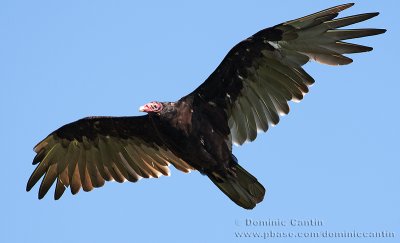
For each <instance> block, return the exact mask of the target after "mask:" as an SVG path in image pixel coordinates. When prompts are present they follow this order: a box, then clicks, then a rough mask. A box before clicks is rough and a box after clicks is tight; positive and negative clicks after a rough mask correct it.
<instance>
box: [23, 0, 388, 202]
mask: <svg viewBox="0 0 400 243" xmlns="http://www.w3.org/2000/svg"><path fill="white" fill-rule="evenodd" d="M353 5H354V4H353V3H349V4H343V5H339V6H336V7H332V8H329V9H326V10H323V11H320V12H318V13H314V14H311V15H308V16H305V17H302V18H299V19H295V20H291V21H287V22H284V23H281V24H278V25H275V26H273V27H270V28H266V29H263V30H261V31H259V32H257V33H255V34H254V35H252V36H250V37H248V38H247V39H245V40H243V41H241V42H239V43H238V44H237V45H236V46H234V47H233V48H232V49H231V50H230V51H229V52H228V54H227V55H226V56H225V58H224V59H223V60H222V62H221V63H220V65H219V66H218V67H217V68H216V69H215V71H214V72H213V73H212V74H211V75H210V76H209V77H208V78H207V80H205V82H204V83H203V84H201V85H200V86H199V87H198V88H197V89H195V90H194V91H193V92H192V93H190V94H188V95H186V96H184V97H182V98H181V99H180V100H178V101H175V102H158V101H154V102H150V103H148V104H146V105H144V106H141V107H140V108H139V110H140V111H142V112H146V113H147V114H146V115H143V116H126V117H86V118H83V119H80V120H78V121H75V122H72V123H69V124H66V125H64V126H62V127H60V128H59V129H57V130H56V131H54V132H52V133H51V134H50V135H48V136H47V137H46V138H45V139H44V140H42V141H41V142H39V143H38V144H37V145H36V146H35V147H34V151H35V152H36V153H37V154H36V156H35V158H34V159H33V164H34V165H36V164H37V167H36V168H35V170H34V171H33V173H32V175H31V177H30V178H29V181H28V183H27V187H26V189H27V191H29V190H31V189H32V187H33V186H34V185H35V184H36V183H37V182H38V181H39V180H40V179H41V178H42V177H43V179H42V181H41V183H40V187H39V199H41V198H43V197H44V196H45V194H46V193H47V192H48V190H49V189H50V187H51V186H52V185H53V184H54V182H56V183H55V184H56V185H55V193H54V198H55V199H56V200H57V199H59V198H60V197H61V196H62V195H63V193H64V191H65V189H66V188H68V187H69V188H70V189H71V193H72V194H76V193H77V192H79V190H80V189H81V188H83V190H84V191H91V190H92V189H93V188H95V187H101V186H103V185H104V183H105V182H106V181H117V182H124V181H130V182H137V181H138V180H140V179H141V178H158V177H160V176H162V175H165V176H168V175H170V170H169V168H168V166H169V165H170V164H172V165H173V166H174V167H175V168H176V169H178V170H180V171H183V172H185V173H187V172H190V171H192V170H197V171H199V172H200V173H201V174H203V175H205V176H207V177H208V178H209V179H210V180H211V181H212V182H213V183H214V184H215V185H216V186H217V187H218V188H219V189H220V190H221V191H222V192H223V193H225V194H226V195H227V196H228V197H229V198H230V199H231V200H232V201H233V202H235V203H236V204H237V205H239V206H241V207H243V208H245V209H252V208H254V207H255V206H256V204H257V203H259V202H261V201H262V200H263V198H264V195H265V189H264V187H263V186H262V185H261V184H260V183H259V182H258V181H257V179H256V178H255V177H254V176H252V175H251V174H250V173H249V172H247V171H246V170H245V169H244V168H242V167H241V166H240V165H239V163H238V161H237V159H236V158H235V156H234V155H233V154H232V144H237V145H242V144H243V143H244V142H246V141H253V140H254V139H256V137H257V133H258V132H261V131H263V132H266V131H267V130H268V128H269V127H270V126H273V125H276V124H278V122H279V117H280V116H281V115H285V114H288V113H289V105H288V101H295V102H298V101H300V100H301V99H303V97H304V95H305V94H306V93H307V92H308V90H309V86H310V85H312V84H313V83H314V79H313V78H312V77H311V76H310V75H309V74H307V73H306V72H305V71H304V69H303V68H302V66H303V65H304V64H306V63H307V62H308V61H310V60H313V61H316V62H319V63H322V64H328V65H346V64H349V63H351V62H352V59H350V58H348V57H347V56H344V55H343V54H351V53H359V52H367V51H371V50H372V48H371V47H367V46H362V45H357V44H352V43H348V42H344V40H347V39H353V38H359V37H364V36H371V35H378V34H382V33H384V32H385V30H384V29H370V28H368V29H341V27H344V26H348V25H352V24H355V23H358V22H361V21H364V20H367V19H370V18H372V17H375V16H377V15H378V14H379V13H365V14H358V15H353V16H348V17H343V18H337V16H338V14H339V12H341V11H343V10H345V9H347V8H349V7H351V6H353Z"/></svg>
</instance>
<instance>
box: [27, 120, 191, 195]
mask: <svg viewBox="0 0 400 243" xmlns="http://www.w3.org/2000/svg"><path fill="white" fill-rule="evenodd" d="M153 122H154V121H152V120H151V118H150V117H149V116H148V115H146V116H139V117H88V118H84V119H81V120H78V121H76V122H73V123H70V124H67V125H65V126H63V127H61V128H59V129H58V130H56V131H54V132H53V133H51V134H50V135H49V136H47V137H46V138H45V139H44V140H43V141H41V142H40V143H39V144H38V145H36V146H35V148H34V150H35V152H36V153H37V155H36V157H35V158H34V160H33V164H37V163H39V164H38V166H37V167H36V169H35V170H34V172H33V173H32V175H31V177H30V178H29V181H28V184H27V188H26V189H27V191H29V190H31V189H32V187H33V186H34V185H35V184H36V183H37V182H38V181H39V180H40V178H41V177H43V176H44V178H43V180H42V182H41V185H40V188H39V199H41V198H43V197H44V195H45V194H46V193H47V192H48V190H49V189H50V187H51V186H52V184H53V183H54V181H56V180H57V183H56V189H55V194H54V198H55V199H59V198H60V197H61V196H62V194H63V193H64V191H65V189H66V188H67V187H70V188H71V192H72V194H76V193H77V192H78V191H79V190H80V188H81V187H82V188H83V190H84V191H91V190H92V189H93V188H94V187H101V186H103V185H104V183H105V181H111V180H115V181H117V182H124V181H125V180H128V181H131V182H136V181H138V180H139V179H140V178H151V177H155V178H158V177H159V176H161V175H169V173H170V171H169V169H168V165H169V164H173V165H174V166H175V167H176V168H177V169H179V170H181V171H184V172H189V171H190V170H193V168H192V167H191V166H190V165H188V164H187V163H186V162H185V161H183V160H181V159H180V158H178V157H177V156H176V155H174V153H173V152H171V151H170V150H169V149H168V148H167V146H166V144H165V143H164V141H162V139H161V138H160V136H159V132H160V131H158V130H157V128H156V126H154V123H153Z"/></svg>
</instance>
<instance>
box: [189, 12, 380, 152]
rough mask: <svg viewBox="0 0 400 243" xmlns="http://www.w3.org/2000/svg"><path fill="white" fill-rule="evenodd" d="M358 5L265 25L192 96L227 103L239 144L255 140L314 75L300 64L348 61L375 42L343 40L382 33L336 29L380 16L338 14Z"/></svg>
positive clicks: (300, 96)
mask: <svg viewBox="0 0 400 243" xmlns="http://www.w3.org/2000/svg"><path fill="white" fill-rule="evenodd" d="M353 5H354V4H344V5H340V6H336V7H333V8H329V9H326V10H323V11H321V12H318V13H315V14H311V15H308V16H305V17H302V18H299V19H296V20H292V21H288V22H285V23H282V24H279V25H276V26H274V27H271V28H267V29H264V30H261V31H259V32H257V33H256V34H254V35H253V36H251V37H249V38H247V39H245V40H244V41H242V42H240V43H238V44H237V45H236V46H235V47H233V48H232V49H231V50H230V51H229V53H228V54H227V55H226V57H225V58H224V60H223V61H222V63H221V64H220V65H219V66H218V68H217V69H216V70H215V71H214V72H213V73H212V74H211V75H210V77H209V78H208V79H207V80H206V81H205V82H204V83H203V84H202V85H201V86H199V87H198V88H197V89H196V90H195V91H193V92H192V93H191V94H190V95H189V96H194V97H195V101H196V100H197V102H200V103H201V102H208V103H209V104H210V105H217V106H220V107H223V108H224V109H225V111H226V113H227V116H228V119H229V120H228V123H229V127H230V129H231V134H232V140H233V142H234V143H236V144H243V143H244V142H245V141H253V140H254V139H255V138H256V136H257V131H258V130H262V131H267V130H268V127H269V126H270V125H276V124H277V123H278V122H279V115H284V114H288V113H289V105H288V101H290V100H292V101H300V100H301V99H303V96H304V94H305V93H307V92H308V87H309V86H310V85H311V84H313V83H314V79H313V78H312V77H311V76H310V75H308V74H307V73H306V72H305V71H304V70H303V69H302V65H304V64H305V63H307V62H308V61H310V60H315V61H317V62H320V63H323V64H328V65H346V64H349V63H351V62H352V59H350V58H348V57H345V56H343V54H348V53H359V52H367V51H371V50H372V48H371V47H366V46H361V45H356V44H351V43H346V42H343V41H342V40H346V39H352V38H359V37H364V36H370V35H377V34H381V33H384V32H385V30H383V29H350V30H345V29H337V28H340V27H343V26H348V25H351V24H354V23H358V22H361V21H364V20H367V19H370V18H372V17H375V16H377V15H378V13H366V14H359V15H354V16H349V17H345V18H339V19H335V18H336V17H337V16H338V13H339V12H340V11H342V10H345V9H347V8H349V7H351V6H353Z"/></svg>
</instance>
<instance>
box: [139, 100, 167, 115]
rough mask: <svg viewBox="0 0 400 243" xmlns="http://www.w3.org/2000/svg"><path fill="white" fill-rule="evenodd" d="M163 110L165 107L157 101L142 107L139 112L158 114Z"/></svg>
mask: <svg viewBox="0 0 400 243" xmlns="http://www.w3.org/2000/svg"><path fill="white" fill-rule="evenodd" d="M162 109H163V105H162V104H161V103H160V102H157V101H153V102H150V103H147V104H145V105H143V106H141V107H139V111H141V112H147V113H150V112H154V113H158V112H160V111H161V110H162Z"/></svg>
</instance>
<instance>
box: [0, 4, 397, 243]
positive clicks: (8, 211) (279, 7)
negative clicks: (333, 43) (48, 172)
mask: <svg viewBox="0 0 400 243" xmlns="http://www.w3.org/2000/svg"><path fill="white" fill-rule="evenodd" d="M355 2H356V3H357V4H356V5H355V6H354V7H352V8H351V9H349V10H347V11H345V12H344V13H343V14H344V15H350V14H358V13H364V12H374V11H379V12H381V15H380V16H379V17H377V18H375V19H373V20H370V21H368V22H365V23H362V24H358V25H357V27H378V28H387V29H388V30H389V31H388V32H387V33H386V34H384V35H381V36H377V37H370V38H365V39H360V40H356V43H360V44H364V45H370V46H373V47H374V48H375V50H374V51H373V52H370V53H366V54H358V55H353V56H352V57H353V58H354V59H355V62H354V63H353V64H351V65H349V66H343V67H329V66H323V65H319V64H316V63H310V64H307V65H306V70H307V71H308V72H309V73H310V74H311V75H312V76H313V77H314V78H315V79H316V80H317V82H316V84H315V85H314V86H313V87H312V88H311V92H310V93H309V94H308V95H307V96H306V97H305V99H304V100H303V101H302V102H301V103H300V104H292V105H291V113H290V114H289V115H288V116H286V117H284V118H283V119H282V120H281V123H280V124H279V125H278V126H277V127H275V128H273V129H271V130H270V131H269V132H268V133H267V134H260V136H259V137H258V139H257V140H256V141H255V142H253V143H251V144H246V145H244V146H242V147H236V148H235V151H234V153H235V154H236V156H237V157H238V159H239V161H240V162H241V164H242V165H243V166H244V167H245V168H246V169H247V170H248V171H250V172H251V173H252V174H254V175H255V176H256V177H257V178H258V180H259V181H260V182H261V183H262V184H264V185H265V187H266V188H267V190H268V192H267V195H266V197H265V199H264V201H263V202H262V203H261V204H259V205H258V206H257V207H256V208H255V209H254V210H252V211H247V210H244V209H242V208H240V207H238V206H236V205H235V204H234V203H232V202H231V201H230V200H229V199H228V198H227V197H226V196H225V195H224V194H223V193H221V192H220V191H219V190H218V189H217V188H216V187H215V186H214V185H213V184H212V183H211V182H210V181H209V180H208V179H207V178H206V177H203V176H201V175H200V174H199V173H197V172H193V173H191V174H183V173H181V172H179V171H177V170H175V169H172V176H171V177H163V178H160V179H150V180H141V181H140V182H139V183H136V184H132V183H124V184H118V183H108V184H106V185H105V187H103V188H101V189H96V190H94V191H92V192H90V193H85V192H80V193H79V194H78V195H76V196H72V195H71V194H70V193H69V191H67V192H66V193H65V195H64V196H63V198H62V199H61V200H59V201H53V199H52V195H51V194H50V195H48V196H47V197H45V199H43V200H40V201H39V200H38V199H37V190H38V188H37V187H35V188H34V189H33V190H32V191H31V192H29V193H27V192H25V185H26V181H27V179H28V178H29V176H30V174H31V172H32V171H33V169H34V166H32V165H31V161H32V158H33V157H34V152H33V151H32V148H33V146H34V145H35V144H36V143H37V142H38V141H40V140H41V139H42V138H43V137H45V136H46V135H47V134H48V133H50V132H51V131H53V130H55V129H57V128H58V127H59V126H61V125H63V124H65V123H69V122H71V121H74V120H77V119H79V118H81V117H85V116H89V115H111V116H123V115H139V112H138V111H137V109H138V107H139V106H140V105H142V104H144V103H146V102H148V101H152V100H165V101H167V100H171V101H173V100H176V99H179V98H180V97H181V96H183V95H185V94H187V93H189V92H190V91H191V90H193V89H194V88H195V87H197V86H198V85H199V84H200V83H201V82H203V80H205V79H206V78H207V77H208V75H209V74H210V73H211V72H212V71H213V70H214V68H215V67H216V66H217V65H218V64H219V62H220V61H221V59H222V58H223V57H224V55H225V54H226V53H227V52H228V50H229V49H230V48H231V47H232V46H233V45H234V44H236V43H237V42H239V41H240V40H242V39H244V38H246V37H247V36H250V35H251V34H253V33H255V32H257V31H258V30H260V29H262V28H265V27H269V26H272V25H275V24H278V23H280V22H283V21H286V20H290V19H294V18H297V17H301V16H303V15H305V14H309V13H312V12H315V11H319V10H321V9H324V8H327V7H331V6H334V5H337V4H342V3H346V2H343V1H336V0H335V1H329V3H328V1H313V2H312V3H311V2H310V1H280V2H279V1H261V0H260V1H199V2H197V3H189V1H146V2H145V1H143V2H142V3H136V1H126V0H125V1H122V0H121V1H87V0H85V1H11V0H3V1H1V3H0V36H1V38H0V67H1V68H0V69H1V71H0V82H1V88H0V109H1V114H2V117H1V126H0V129H1V134H2V139H1V140H0V147H1V153H2V176H1V180H2V181H1V183H0V189H1V194H2V200H1V202H0V204H1V214H2V217H1V219H0V233H1V234H0V241H1V242H43V243H44V242H58V243H62V242H76V243H80V242H82V243H87V242H175V243H179V242H194V243H197V242H199V243H200V242H260V240H261V239H258V238H257V239H256V238H238V237H236V236H235V232H236V233H238V232H239V233H240V232H261V233H263V232H267V233H268V232H271V231H273V232H287V233H289V232H305V233H307V232H344V231H347V232H352V231H357V232H376V231H388V232H395V234H396V238H395V239H393V238H386V239H377V238H373V239H368V242H395V241H398V234H400V232H399V228H400V212H399V211H400V210H399V207H398V205H400V194H399V185H400V176H399V171H400V164H399V162H400V161H399V158H400V152H399V140H398V138H399V135H400V131H399V127H398V124H400V116H399V110H398V106H397V104H398V102H399V101H398V93H399V89H400V85H399V80H398V57H399V49H398V48H397V46H398V40H399V38H400V36H399V29H400V26H399V21H398V19H397V18H398V8H399V7H400V6H399V4H398V1H395V0H391V1H388V0H385V1H379V2H378V1H359V0H357V1H355ZM342 16H343V15H342ZM246 219H247V220H248V219H251V220H255V221H268V220H280V221H284V222H286V223H287V225H286V226H268V227H266V226H263V227H260V226H246ZM309 219H316V220H319V221H321V222H323V225H322V226H317V227H298V226H290V225H289V224H290V221H291V220H309ZM267 240H268V239H267ZM269 240H270V241H273V242H300V241H301V242H304V241H307V242H308V240H310V239H305V238H287V237H286V238H273V239H269ZM313 240H314V241H315V240H317V239H313ZM364 240H365V239H363V238H347V239H346V238H319V239H318V242H333V241H335V242H337V241H339V242H361V241H364Z"/></svg>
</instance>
